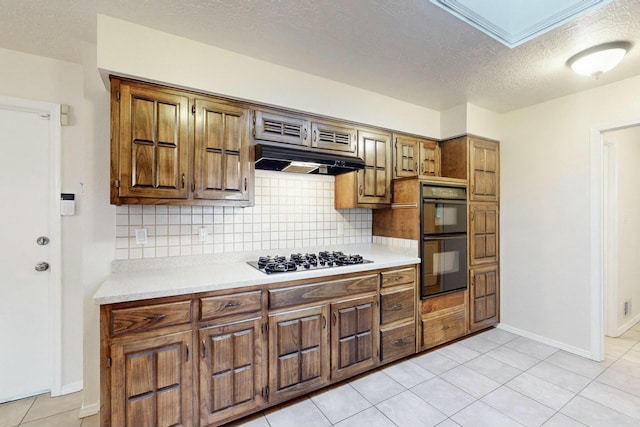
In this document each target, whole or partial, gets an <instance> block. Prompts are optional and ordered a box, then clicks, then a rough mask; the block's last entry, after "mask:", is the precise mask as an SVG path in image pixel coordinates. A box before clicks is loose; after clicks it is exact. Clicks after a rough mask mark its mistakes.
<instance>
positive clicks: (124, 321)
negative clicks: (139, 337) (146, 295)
mask: <svg viewBox="0 0 640 427" xmlns="http://www.w3.org/2000/svg"><path fill="white" fill-rule="evenodd" d="M189 322H191V301H180V302H172V303H167V304H154V305H145V306H141V307H132V308H122V309H116V310H112V311H111V325H110V330H111V334H112V335H119V334H123V333H129V332H142V331H148V330H150V329H157V328H162V327H165V326H174V325H181V324H183V323H189Z"/></svg>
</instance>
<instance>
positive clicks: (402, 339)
mask: <svg viewBox="0 0 640 427" xmlns="http://www.w3.org/2000/svg"><path fill="white" fill-rule="evenodd" d="M405 344H406V343H405V342H404V338H400V339H399V340H395V341H394V342H393V345H405Z"/></svg>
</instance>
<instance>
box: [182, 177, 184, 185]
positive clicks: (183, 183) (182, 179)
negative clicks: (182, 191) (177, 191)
mask: <svg viewBox="0 0 640 427" xmlns="http://www.w3.org/2000/svg"><path fill="white" fill-rule="evenodd" d="M182 188H184V174H182Z"/></svg>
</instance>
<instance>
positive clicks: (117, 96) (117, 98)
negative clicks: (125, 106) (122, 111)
mask: <svg viewBox="0 0 640 427" xmlns="http://www.w3.org/2000/svg"><path fill="white" fill-rule="evenodd" d="M116 101H118V102H120V91H119V90H117V91H116Z"/></svg>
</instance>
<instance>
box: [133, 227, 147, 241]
mask: <svg viewBox="0 0 640 427" xmlns="http://www.w3.org/2000/svg"><path fill="white" fill-rule="evenodd" d="M148 242H149V239H148V237H147V229H146V228H136V245H146V244H147V243H148Z"/></svg>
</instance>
